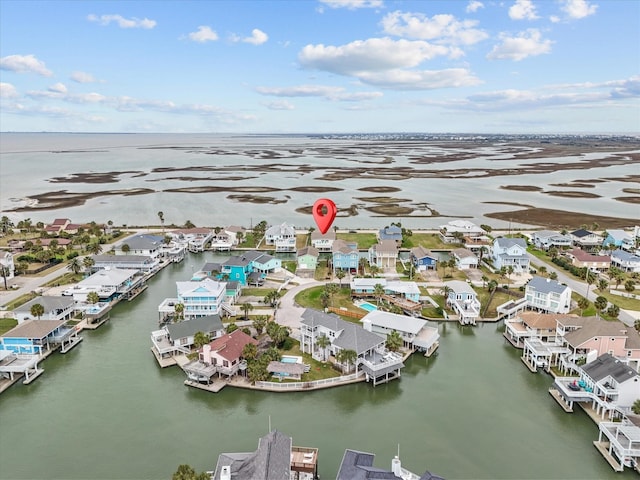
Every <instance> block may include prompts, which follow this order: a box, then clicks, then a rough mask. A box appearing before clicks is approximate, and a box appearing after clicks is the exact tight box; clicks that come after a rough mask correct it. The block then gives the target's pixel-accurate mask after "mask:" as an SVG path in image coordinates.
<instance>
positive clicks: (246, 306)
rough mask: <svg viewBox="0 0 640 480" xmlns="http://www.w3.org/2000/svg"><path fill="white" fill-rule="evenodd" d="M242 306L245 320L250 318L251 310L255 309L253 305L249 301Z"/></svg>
mask: <svg viewBox="0 0 640 480" xmlns="http://www.w3.org/2000/svg"><path fill="white" fill-rule="evenodd" d="M240 308H241V309H242V311H243V313H244V319H245V320H249V312H250V311H251V310H253V305H251V304H250V303H248V302H245V303H243V304H242V305H240Z"/></svg>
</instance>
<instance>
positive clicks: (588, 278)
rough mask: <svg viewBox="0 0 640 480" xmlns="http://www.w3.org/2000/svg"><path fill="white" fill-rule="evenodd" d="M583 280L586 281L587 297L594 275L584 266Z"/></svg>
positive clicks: (593, 281)
mask: <svg viewBox="0 0 640 480" xmlns="http://www.w3.org/2000/svg"><path fill="white" fill-rule="evenodd" d="M584 281H585V282H587V298H589V287H591V285H593V284H594V283H595V281H596V275H595V274H594V273H593V272H592V271H591V270H589V269H588V268H586V267H585V274H584Z"/></svg>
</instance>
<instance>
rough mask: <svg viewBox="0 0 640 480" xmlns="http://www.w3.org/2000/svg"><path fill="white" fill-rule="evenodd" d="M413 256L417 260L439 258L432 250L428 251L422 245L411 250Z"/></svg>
mask: <svg viewBox="0 0 640 480" xmlns="http://www.w3.org/2000/svg"><path fill="white" fill-rule="evenodd" d="M411 254H412V255H413V256H414V257H416V258H424V257H429V258H435V259H437V257H436V256H435V255H434V254H433V253H432V252H431V250H427V249H426V248H424V247H423V246H422V245H418V246H417V247H413V248H412V249H411Z"/></svg>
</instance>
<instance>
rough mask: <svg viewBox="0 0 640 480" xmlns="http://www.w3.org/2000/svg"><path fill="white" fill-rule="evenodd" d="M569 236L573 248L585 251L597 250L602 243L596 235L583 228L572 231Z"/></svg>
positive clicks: (601, 239) (600, 238)
mask: <svg viewBox="0 0 640 480" xmlns="http://www.w3.org/2000/svg"><path fill="white" fill-rule="evenodd" d="M569 236H570V237H571V242H572V243H573V245H574V246H576V247H580V248H582V249H583V250H586V251H591V250H597V249H599V248H600V247H601V246H602V242H603V241H604V239H603V238H602V237H601V236H600V235H598V234H597V233H594V232H590V231H589V230H585V229H584V228H580V229H578V230H574V231H573V232H571V233H570V234H569Z"/></svg>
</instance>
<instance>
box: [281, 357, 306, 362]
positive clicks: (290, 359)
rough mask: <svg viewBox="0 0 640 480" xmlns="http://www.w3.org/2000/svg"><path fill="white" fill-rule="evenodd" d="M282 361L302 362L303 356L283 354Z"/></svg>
mask: <svg viewBox="0 0 640 480" xmlns="http://www.w3.org/2000/svg"><path fill="white" fill-rule="evenodd" d="M280 361H281V362H282V363H302V357H296V356H293V355H283V356H282V358H281V359H280Z"/></svg>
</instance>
